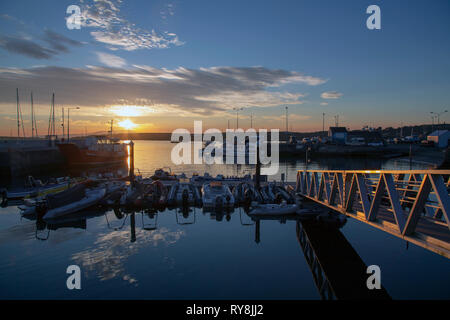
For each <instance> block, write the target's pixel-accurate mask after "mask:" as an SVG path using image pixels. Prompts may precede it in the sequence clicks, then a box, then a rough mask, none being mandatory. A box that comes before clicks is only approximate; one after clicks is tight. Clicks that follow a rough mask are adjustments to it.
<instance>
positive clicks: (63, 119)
mask: <svg viewBox="0 0 450 320" xmlns="http://www.w3.org/2000/svg"><path fill="white" fill-rule="evenodd" d="M61 109H62V124H61V126H62V137H63V138H64V133H65V132H64V107H63V108H61Z"/></svg>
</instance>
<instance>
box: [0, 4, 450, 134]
mask: <svg viewBox="0 0 450 320" xmlns="http://www.w3.org/2000/svg"><path fill="white" fill-rule="evenodd" d="M372 4H376V5H379V7H380V9H381V30H368V29H367V27H366V20H367V18H368V16H369V15H368V14H367V13H366V8H367V7H368V6H369V5H372ZM69 5H78V6H79V7H80V9H81V28H80V29H72V30H70V29H69V28H68V27H67V25H66V18H67V17H69V14H67V13H66V9H67V7H68V6H69ZM449 39H450V2H449V1H448V0H443V1H438V0H436V1H400V0H390V1H375V0H373V1H363V0H346V1H335V0H330V1H324V0H319V1H312V0H311V1H299V0H295V1H253V0H248V1H242V0H241V1H233V0H231V1H230V0H228V1H211V0H209V1H196V0H192V1H162V0H161V1H147V0H146V1H144V0H135V1H125V0H124V1H107V0H100V1H88V0H83V1H77V0H70V1H62V0H58V1H56V0H55V1H22V0H17V1H2V2H1V3H0V135H10V133H11V132H12V134H16V132H17V128H16V126H17V123H16V88H19V93H20V105H21V108H22V114H23V118H24V122H25V126H26V131H27V134H28V135H30V134H31V124H30V120H29V119H30V93H31V91H32V92H33V96H34V104H35V109H36V114H37V117H38V130H39V133H40V134H46V133H47V126H48V118H49V111H50V102H51V95H52V93H53V92H54V93H55V96H56V114H57V117H58V119H59V118H60V114H61V108H63V107H64V108H67V107H79V108H80V109H79V110H71V123H70V126H71V132H73V133H84V132H85V130H86V131H88V132H90V133H94V132H100V131H106V130H107V127H108V121H110V120H111V119H114V121H115V123H117V128H116V129H117V130H124V129H130V130H135V131H137V132H171V131H172V130H174V129H176V128H187V129H189V130H191V129H192V127H193V121H194V120H203V125H204V129H206V128H219V129H224V128H226V127H227V123H228V120H229V121H230V127H231V128H234V127H235V125H236V112H235V111H234V110H233V108H243V110H241V111H239V125H240V127H244V128H248V127H250V115H251V114H253V123H254V127H255V128H263V127H265V128H280V129H281V130H284V129H285V106H288V107H289V114H290V116H289V122H290V125H289V129H290V130H293V131H318V130H322V113H323V112H325V113H326V126H327V127H328V126H329V125H333V124H334V116H335V115H339V123H340V125H344V126H347V127H350V128H352V129H359V128H361V127H363V126H365V125H369V126H376V127H377V126H383V127H386V126H394V127H398V126H400V124H401V123H403V125H412V124H421V123H431V117H430V111H434V112H440V111H443V110H445V109H450V77H449V75H450V59H449V57H450V41H449ZM449 117H450V116H449V113H447V114H446V115H444V116H442V117H441V122H444V121H446V122H448V121H450V118H449Z"/></svg>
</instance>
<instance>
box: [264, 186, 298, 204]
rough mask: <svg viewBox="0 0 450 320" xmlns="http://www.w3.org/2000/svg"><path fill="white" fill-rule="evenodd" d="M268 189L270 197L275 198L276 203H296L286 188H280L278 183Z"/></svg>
mask: <svg viewBox="0 0 450 320" xmlns="http://www.w3.org/2000/svg"><path fill="white" fill-rule="evenodd" d="M267 188H268V189H269V190H270V195H271V196H273V197H274V201H275V202H281V201H286V202H287V203H288V204H292V203H295V199H294V197H293V196H292V195H291V194H289V193H288V192H287V191H286V189H285V188H284V187H282V186H278V185H277V184H276V183H269V184H268V185H267Z"/></svg>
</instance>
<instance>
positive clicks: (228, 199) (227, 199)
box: [225, 194, 231, 204]
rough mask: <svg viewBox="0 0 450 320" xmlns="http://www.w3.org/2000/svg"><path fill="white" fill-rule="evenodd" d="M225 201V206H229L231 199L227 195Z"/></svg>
mask: <svg viewBox="0 0 450 320" xmlns="http://www.w3.org/2000/svg"><path fill="white" fill-rule="evenodd" d="M225 200H226V201H227V204H229V203H230V201H231V197H230V195H229V194H228V195H227V196H226V197H225Z"/></svg>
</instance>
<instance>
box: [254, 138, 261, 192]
mask: <svg viewBox="0 0 450 320" xmlns="http://www.w3.org/2000/svg"><path fill="white" fill-rule="evenodd" d="M255 187H256V190H259V189H260V188H261V162H260V160H259V136H258V138H257V141H256V172H255Z"/></svg>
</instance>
